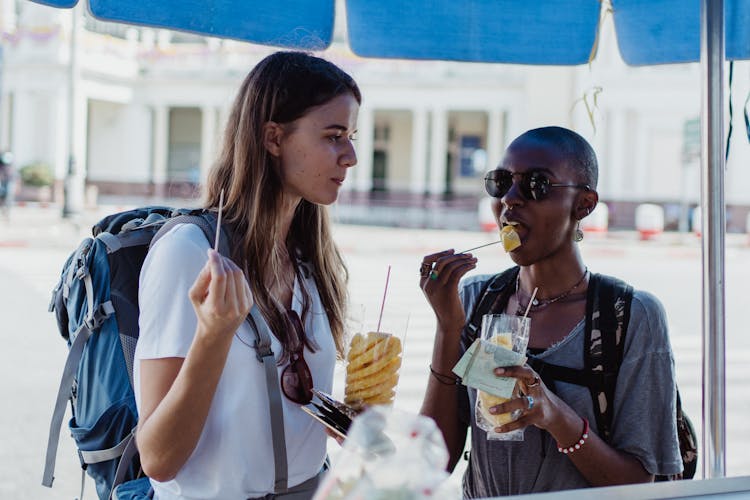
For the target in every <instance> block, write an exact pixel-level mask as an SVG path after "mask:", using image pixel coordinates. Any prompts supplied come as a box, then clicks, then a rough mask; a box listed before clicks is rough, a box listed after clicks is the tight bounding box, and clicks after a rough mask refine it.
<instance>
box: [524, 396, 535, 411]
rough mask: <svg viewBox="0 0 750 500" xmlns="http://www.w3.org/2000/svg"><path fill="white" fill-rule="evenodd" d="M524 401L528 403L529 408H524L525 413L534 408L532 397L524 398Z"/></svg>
mask: <svg viewBox="0 0 750 500" xmlns="http://www.w3.org/2000/svg"><path fill="white" fill-rule="evenodd" d="M526 401H528V402H529V407H528V408H526V411H529V410H531V409H532V408H533V407H534V397H533V396H526Z"/></svg>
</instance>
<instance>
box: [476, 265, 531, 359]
mask: <svg viewBox="0 0 750 500" xmlns="http://www.w3.org/2000/svg"><path fill="white" fill-rule="evenodd" d="M520 270H521V268H520V267H518V266H515V267H511V268H510V269H506V270H505V271H503V272H502V273H498V274H496V275H495V276H493V277H492V278H490V279H488V280H487V281H486V282H485V284H484V287H483V288H482V290H481V291H480V292H479V300H478V301H477V303H476V305H475V306H474V310H473V311H472V313H471V316H470V317H469V321H467V322H466V327H465V328H464V335H465V337H466V341H467V342H468V344H467V346H466V347H468V345H470V344H471V343H472V342H474V340H475V339H476V338H477V337H478V336H479V334H478V332H479V330H480V329H481V328H482V317H483V316H484V315H485V314H488V313H490V312H496V311H502V310H504V309H505V306H507V305H508V299H509V298H510V296H511V294H512V293H513V291H514V289H513V287H511V286H508V285H510V284H511V283H514V282H515V281H516V277H517V276H518V273H519V271H520Z"/></svg>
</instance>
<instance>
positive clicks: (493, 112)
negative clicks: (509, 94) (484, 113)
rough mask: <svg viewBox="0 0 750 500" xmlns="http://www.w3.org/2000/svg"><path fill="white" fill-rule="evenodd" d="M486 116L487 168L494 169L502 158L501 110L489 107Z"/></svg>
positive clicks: (503, 136) (502, 132) (503, 132)
mask: <svg viewBox="0 0 750 500" xmlns="http://www.w3.org/2000/svg"><path fill="white" fill-rule="evenodd" d="M488 115H489V116H488V117H487V167H486V168H487V170H492V169H494V168H495V167H496V166H497V165H498V164H499V163H500V160H501V159H502V155H503V146H504V143H505V130H503V111H502V110H500V109H490V110H489V112H488Z"/></svg>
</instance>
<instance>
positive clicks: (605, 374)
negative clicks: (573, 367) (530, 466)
mask: <svg viewBox="0 0 750 500" xmlns="http://www.w3.org/2000/svg"><path fill="white" fill-rule="evenodd" d="M632 298H633V287H631V286H630V285H628V284H627V283H625V282H624V281H622V280H619V279H617V278H613V277H611V276H605V275H601V274H594V275H592V276H591V279H590V280H589V287H588V293H587V296H586V330H585V335H584V342H585V343H584V369H583V371H584V373H585V374H586V377H587V378H589V379H590V382H591V383H590V384H583V385H586V386H587V387H588V388H589V391H590V392H591V400H592V401H593V404H594V410H595V413H596V425H597V431H598V432H599V435H600V436H601V438H602V439H604V441H607V442H609V440H610V435H611V427H612V418H613V411H612V410H613V404H614V397H615V389H616V388H617V374H618V372H619V370H620V363H621V362H622V356H623V347H624V345H625V334H626V332H627V329H628V322H629V320H630V303H631V302H632Z"/></svg>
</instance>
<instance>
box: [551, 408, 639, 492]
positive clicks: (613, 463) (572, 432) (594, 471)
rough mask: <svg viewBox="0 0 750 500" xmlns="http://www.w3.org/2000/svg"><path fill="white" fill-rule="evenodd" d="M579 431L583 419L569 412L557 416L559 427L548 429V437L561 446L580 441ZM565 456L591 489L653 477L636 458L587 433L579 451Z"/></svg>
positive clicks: (580, 431)
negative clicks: (550, 435)
mask: <svg viewBox="0 0 750 500" xmlns="http://www.w3.org/2000/svg"><path fill="white" fill-rule="evenodd" d="M582 432H583V419H582V418H581V417H580V416H578V415H577V414H576V413H575V412H573V411H572V410H570V411H569V412H566V413H565V414H564V416H561V420H560V423H559V425H556V426H554V429H550V433H552V437H553V438H555V439H556V440H557V443H558V445H559V446H563V447H568V446H571V445H573V444H575V443H576V442H577V441H578V440H579V439H581V434H582ZM568 457H569V458H570V459H571V461H572V462H573V464H574V465H575V466H576V468H577V469H578V471H579V472H580V473H581V475H583V477H585V478H586V480H587V481H588V482H589V484H591V485H592V486H613V485H617V484H632V483H647V482H651V481H653V475H651V474H649V473H648V472H647V471H646V470H645V469H644V468H643V465H642V464H641V462H640V461H639V460H638V459H637V458H635V457H634V456H632V455H630V454H627V453H624V452H622V451H619V450H617V449H615V448H613V447H611V446H610V445H608V444H607V443H606V442H605V441H604V440H602V439H601V438H600V437H599V436H597V435H596V434H595V433H593V432H591V431H589V432H588V438H587V439H586V440H585V442H584V444H583V445H582V446H581V447H580V449H577V450H575V451H574V452H572V453H570V454H568Z"/></svg>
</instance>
